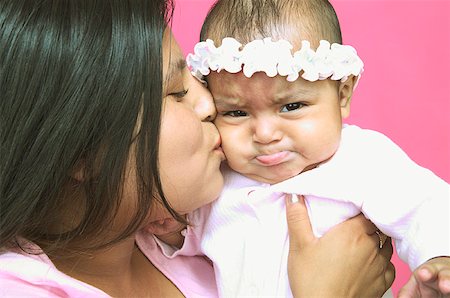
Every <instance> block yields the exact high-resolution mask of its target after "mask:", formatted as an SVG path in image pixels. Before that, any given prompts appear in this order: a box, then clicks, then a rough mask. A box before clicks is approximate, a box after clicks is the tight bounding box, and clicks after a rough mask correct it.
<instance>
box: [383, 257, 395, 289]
mask: <svg viewBox="0 0 450 298" xmlns="http://www.w3.org/2000/svg"><path fill="white" fill-rule="evenodd" d="M384 280H385V283H386V291H387V290H388V289H389V288H390V287H391V286H392V284H393V283H394V280H395V267H394V264H392V263H391V262H389V264H388V266H387V268H386V272H385V273H384Z"/></svg>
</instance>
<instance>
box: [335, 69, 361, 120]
mask: <svg viewBox="0 0 450 298" xmlns="http://www.w3.org/2000/svg"><path fill="white" fill-rule="evenodd" d="M357 81H358V77H356V76H353V75H352V76H349V77H348V78H347V80H345V82H341V83H340V85H339V105H340V107H341V117H342V119H345V118H347V117H348V116H349V115H350V104H351V99H352V95H353V90H354V89H355V87H356V83H357Z"/></svg>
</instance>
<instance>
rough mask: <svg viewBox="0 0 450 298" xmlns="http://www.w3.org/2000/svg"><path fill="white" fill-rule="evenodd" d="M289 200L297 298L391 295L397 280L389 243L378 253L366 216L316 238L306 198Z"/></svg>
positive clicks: (290, 264)
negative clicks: (391, 288) (386, 293)
mask: <svg viewBox="0 0 450 298" xmlns="http://www.w3.org/2000/svg"><path fill="white" fill-rule="evenodd" d="M287 197H288V198H287V200H286V208H287V211H286V212H287V221H288V227H289V237H290V238H289V239H290V250H289V260H288V273H289V282H290V285H291V289H292V293H293V295H294V297H296V298H298V297H381V296H382V295H383V294H384V293H385V292H386V291H387V290H388V289H389V287H390V286H391V285H392V282H393V281H394V277H395V270H394V266H393V264H392V263H391V262H390V259H391V257H392V244H391V241H390V239H389V238H388V239H387V241H386V242H385V243H384V245H383V247H382V248H381V249H380V248H379V245H380V237H379V236H378V235H377V234H376V233H375V232H376V231H377V228H376V227H375V226H374V225H373V224H372V223H371V222H370V221H369V220H367V219H366V218H365V217H364V216H363V215H358V216H356V217H353V218H351V219H349V220H347V221H345V222H343V223H341V224H339V225H337V226H335V227H334V228H332V229H331V230H329V231H328V232H327V233H326V234H325V235H324V236H323V237H322V238H316V237H315V236H314V234H313V232H312V229H311V223H310V221H309V216H308V212H307V209H306V205H305V202H304V199H303V197H299V198H298V202H294V203H293V202H292V200H291V197H290V195H288V196H287ZM294 201H295V200H294Z"/></svg>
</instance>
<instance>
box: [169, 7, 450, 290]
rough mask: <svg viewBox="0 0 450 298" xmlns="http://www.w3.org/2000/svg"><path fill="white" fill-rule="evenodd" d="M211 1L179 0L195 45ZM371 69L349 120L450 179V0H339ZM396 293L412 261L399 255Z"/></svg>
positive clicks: (177, 27) (178, 25)
mask: <svg viewBox="0 0 450 298" xmlns="http://www.w3.org/2000/svg"><path fill="white" fill-rule="evenodd" d="M212 3H213V1H211V0H176V9H175V14H174V20H173V31H174V34H175V36H176V37H177V40H178V42H179V43H180V45H181V47H182V49H183V51H184V52H185V54H187V53H189V52H191V51H192V49H193V46H194V44H195V43H196V42H197V40H198V36H199V32H200V28H201V24H202V21H203V19H204V17H205V16H206V13H207V12H208V9H209V7H210V6H211V4H212ZM331 3H332V4H333V5H334V7H335V9H336V12H337V14H338V17H339V20H340V23H341V27H342V28H341V29H342V34H343V38H344V44H350V45H352V46H354V47H355V48H356V49H357V50H358V54H359V55H360V57H361V58H362V59H363V61H364V63H365V71H364V74H363V76H362V79H361V81H360V83H359V85H358V88H357V89H356V93H355V94H354V96H353V99H352V115H351V117H350V118H349V119H348V121H347V122H348V123H353V124H357V125H359V126H361V127H365V128H371V129H375V130H378V131H381V132H383V133H385V134H386V135H388V136H389V137H390V138H391V139H393V140H394V141H395V142H396V143H397V144H399V145H400V146H401V147H402V148H403V149H404V150H405V151H406V152H407V153H408V154H409V156H410V157H411V158H412V159H413V160H415V161H416V162H417V163H419V164H420V165H422V166H425V167H427V168H430V169H431V170H432V171H434V172H435V173H436V174H437V175H439V176H440V177H442V178H443V179H445V180H446V181H447V182H450V80H449V72H450V0H331ZM405 199H406V198H405ZM393 262H394V264H395V266H396V269H397V277H396V281H395V282H394V286H393V289H394V293H397V291H398V290H399V288H400V287H401V286H402V285H403V284H404V283H405V282H406V281H407V279H408V276H409V274H410V272H409V269H408V267H407V265H405V264H404V263H403V262H402V261H400V260H399V259H398V258H397V256H394V261H393Z"/></svg>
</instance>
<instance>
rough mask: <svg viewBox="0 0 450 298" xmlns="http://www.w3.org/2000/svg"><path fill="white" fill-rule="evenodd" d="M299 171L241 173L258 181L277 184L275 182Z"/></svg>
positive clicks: (293, 175)
mask: <svg viewBox="0 0 450 298" xmlns="http://www.w3.org/2000/svg"><path fill="white" fill-rule="evenodd" d="M300 172H301V171H300ZM300 172H299V171H295V172H292V173H284V174H280V173H278V174H276V175H275V174H273V173H272V174H271V175H261V173H248V174H243V175H244V176H245V177H247V178H250V179H253V180H256V181H258V182H262V183H268V184H277V183H280V182H282V181H285V180H287V179H290V178H292V177H295V176H297V175H298V174H300Z"/></svg>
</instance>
